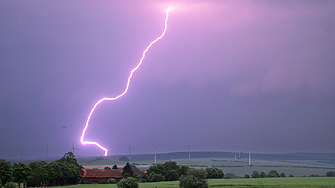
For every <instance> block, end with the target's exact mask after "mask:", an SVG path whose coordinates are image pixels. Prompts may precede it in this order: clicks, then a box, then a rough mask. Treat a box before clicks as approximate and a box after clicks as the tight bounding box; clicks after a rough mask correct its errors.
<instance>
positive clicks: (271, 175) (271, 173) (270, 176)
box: [268, 170, 279, 178]
mask: <svg viewBox="0 0 335 188" xmlns="http://www.w3.org/2000/svg"><path fill="white" fill-rule="evenodd" d="M268 177H269V178H277V177H279V173H278V172H277V170H271V171H270V172H269V173H268Z"/></svg>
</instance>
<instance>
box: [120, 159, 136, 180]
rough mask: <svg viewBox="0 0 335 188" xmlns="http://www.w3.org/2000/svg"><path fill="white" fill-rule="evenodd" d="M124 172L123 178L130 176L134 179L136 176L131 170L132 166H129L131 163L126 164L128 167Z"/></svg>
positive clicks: (124, 168)
mask: <svg viewBox="0 0 335 188" xmlns="http://www.w3.org/2000/svg"><path fill="white" fill-rule="evenodd" d="M122 170H123V172H122V176H130V177H133V175H134V171H133V169H132V168H131V165H130V164H129V162H127V163H126V165H125V166H124V167H123V169H122Z"/></svg>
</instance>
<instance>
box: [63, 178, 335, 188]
mask: <svg viewBox="0 0 335 188" xmlns="http://www.w3.org/2000/svg"><path fill="white" fill-rule="evenodd" d="M208 183H209V186H210V187H216V188H219V187H327V188H328V187H329V188H335V178H330V177H296V178H255V179H253V178H251V179H212V180H208ZM178 184H179V182H178V181H166V182H155V183H140V185H139V187H141V188H142V187H143V188H151V187H152V188H160V187H162V188H168V187H171V188H175V187H178ZM116 187H117V186H116V185H115V184H113V185H111V184H107V185H106V184H105V185H102V184H100V185H97V184H95V185H92V184H86V185H73V186H69V188H116Z"/></svg>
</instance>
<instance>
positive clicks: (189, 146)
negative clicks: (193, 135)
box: [186, 142, 193, 161]
mask: <svg viewBox="0 0 335 188" xmlns="http://www.w3.org/2000/svg"><path fill="white" fill-rule="evenodd" d="M192 143H193V142H191V144H190V145H186V146H188V160H189V161H190V160H191V145H192Z"/></svg>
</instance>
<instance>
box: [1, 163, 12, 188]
mask: <svg viewBox="0 0 335 188" xmlns="http://www.w3.org/2000/svg"><path fill="white" fill-rule="evenodd" d="M11 167H12V166H11V164H10V162H9V161H6V160H5V159H0V179H1V182H2V184H3V185H5V184H6V183H7V182H9V181H11V180H12V168H11Z"/></svg>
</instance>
